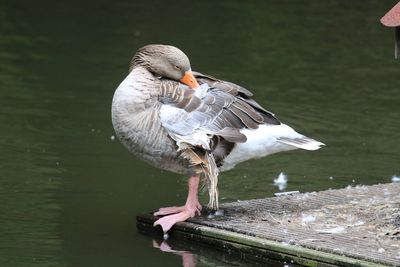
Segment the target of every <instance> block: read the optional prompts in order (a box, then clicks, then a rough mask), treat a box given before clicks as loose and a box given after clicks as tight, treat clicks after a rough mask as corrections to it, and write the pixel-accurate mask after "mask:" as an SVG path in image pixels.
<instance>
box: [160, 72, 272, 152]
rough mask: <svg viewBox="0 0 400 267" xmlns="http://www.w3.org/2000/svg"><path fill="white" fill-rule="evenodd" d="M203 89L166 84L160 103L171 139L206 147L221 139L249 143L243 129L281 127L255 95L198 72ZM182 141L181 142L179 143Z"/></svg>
mask: <svg viewBox="0 0 400 267" xmlns="http://www.w3.org/2000/svg"><path fill="white" fill-rule="evenodd" d="M195 75H196V78H197V79H198V81H199V83H200V84H201V86H200V87H199V88H197V89H195V90H193V89H190V88H189V87H187V86H184V85H182V84H179V83H176V82H172V81H167V80H166V81H164V82H163V83H162V88H161V93H160V101H161V103H162V106H161V110H160V118H161V122H162V125H163V126H164V128H165V129H166V130H167V131H168V133H169V134H170V136H171V137H172V138H174V139H175V140H176V139H177V138H176V137H177V136H178V137H179V138H178V139H180V140H182V139H183V140H184V142H188V143H190V144H193V145H201V146H203V147H205V148H206V147H207V146H205V144H206V143H209V142H208V141H209V140H203V139H204V138H201V136H204V135H205V134H207V135H208V136H220V137H223V138H224V139H225V140H227V141H229V142H245V141H246V137H245V136H244V135H243V134H242V133H241V132H240V129H243V128H249V129H257V128H258V125H260V124H279V121H278V119H276V118H275V116H274V115H273V114H272V113H270V112H268V111H266V110H265V109H264V108H262V107H261V106H260V105H259V104H258V103H257V102H255V101H254V100H252V99H251V98H250V96H251V92H249V91H248V90H247V89H245V88H243V87H240V86H238V85H236V84H233V83H230V82H225V81H221V80H217V79H215V78H213V77H211V76H206V75H202V74H199V73H196V74H195ZM177 141H178V140H177Z"/></svg>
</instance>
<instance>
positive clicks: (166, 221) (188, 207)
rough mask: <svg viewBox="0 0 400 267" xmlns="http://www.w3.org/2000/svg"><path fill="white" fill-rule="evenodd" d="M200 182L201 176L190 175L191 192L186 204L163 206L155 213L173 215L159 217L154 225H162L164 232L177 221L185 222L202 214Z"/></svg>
mask: <svg viewBox="0 0 400 267" xmlns="http://www.w3.org/2000/svg"><path fill="white" fill-rule="evenodd" d="M199 182H200V176H192V177H190V178H189V182H188V186H189V193H188V197H187V200H186V204H185V206H182V207H169V208H161V209H160V210H159V211H157V212H155V213H154V215H156V216H157V215H167V214H172V215H168V216H165V217H162V218H160V219H158V220H157V221H156V222H155V223H154V226H157V225H160V226H161V228H162V229H163V231H164V233H166V232H168V230H169V229H171V227H172V226H173V225H174V224H175V223H177V222H183V221H185V220H187V219H189V218H193V217H194V216H196V215H200V211H201V205H200V203H199V199H198V197H197V191H198V188H199Z"/></svg>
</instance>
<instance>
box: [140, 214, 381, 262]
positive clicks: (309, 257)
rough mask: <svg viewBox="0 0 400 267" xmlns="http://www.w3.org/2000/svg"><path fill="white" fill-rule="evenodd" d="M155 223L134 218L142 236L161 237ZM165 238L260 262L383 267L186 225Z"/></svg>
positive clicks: (148, 217) (150, 217)
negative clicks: (149, 234) (198, 243)
mask: <svg viewBox="0 0 400 267" xmlns="http://www.w3.org/2000/svg"><path fill="white" fill-rule="evenodd" d="M156 219H157V218H156V217H154V216H153V215H151V214H140V215H138V216H137V227H138V229H139V230H140V231H142V232H153V233H154V232H157V233H159V235H160V237H161V236H162V231H161V228H159V227H157V228H155V227H153V223H154V221H155V220H156ZM169 234H170V237H171V238H185V239H191V240H196V241H200V242H202V243H204V244H207V245H212V246H214V247H218V248H219V249H221V250H230V251H235V252H237V253H239V254H240V255H241V257H243V258H249V259H250V258H251V259H252V260H256V261H261V262H262V261H263V259H273V260H278V261H281V262H292V263H295V264H299V265H303V266H338V265H339V266H360V267H361V266H362V267H369V266H371V267H372V266H387V265H382V264H377V263H373V262H369V261H365V260H361V259H355V258H350V257H347V256H342V255H337V254H332V253H327V252H323V251H318V250H313V249H309V248H305V247H301V246H299V245H290V244H285V243H281V242H277V241H273V240H268V239H262V238H258V237H254V236H248V235H244V234H240V233H236V232H231V231H227V230H223V229H218V228H214V227H209V226H204V225H199V224H195V223H190V222H181V223H177V224H176V225H175V226H174V227H173V228H172V229H171V230H170V232H169ZM264 261H265V260H264Z"/></svg>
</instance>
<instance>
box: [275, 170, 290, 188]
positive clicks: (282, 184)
mask: <svg viewBox="0 0 400 267" xmlns="http://www.w3.org/2000/svg"><path fill="white" fill-rule="evenodd" d="M287 181H288V178H287V175H286V174H285V173H283V172H281V173H280V174H279V175H278V178H276V179H274V185H275V186H277V187H278V189H279V191H282V190H285V189H286V187H287Z"/></svg>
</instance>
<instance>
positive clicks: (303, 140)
mask: <svg viewBox="0 0 400 267" xmlns="http://www.w3.org/2000/svg"><path fill="white" fill-rule="evenodd" d="M277 140H278V142H281V143H283V144H286V145H290V146H294V147H297V148H301V149H305V150H318V149H320V148H321V146H324V145H325V144H324V143H321V142H318V141H317V140H314V139H312V138H309V137H307V136H302V137H299V138H286V137H280V138H278V139H277Z"/></svg>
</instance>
